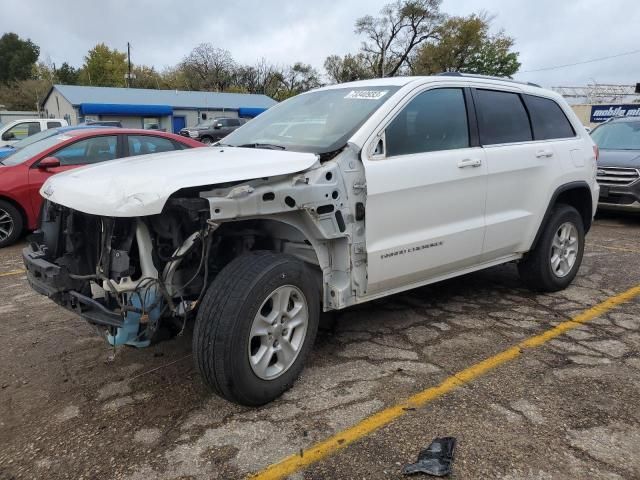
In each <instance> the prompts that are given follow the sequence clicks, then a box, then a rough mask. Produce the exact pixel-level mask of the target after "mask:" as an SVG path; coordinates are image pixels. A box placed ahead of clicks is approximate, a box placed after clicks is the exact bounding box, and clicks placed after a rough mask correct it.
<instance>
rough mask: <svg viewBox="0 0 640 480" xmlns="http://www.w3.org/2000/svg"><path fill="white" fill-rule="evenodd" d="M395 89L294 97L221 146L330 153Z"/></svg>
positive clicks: (357, 89)
mask: <svg viewBox="0 0 640 480" xmlns="http://www.w3.org/2000/svg"><path fill="white" fill-rule="evenodd" d="M398 88H399V87H395V86H380V87H375V86H370V87H351V88H349V87H347V88H337V89H330V90H320V91H317V92H310V93H305V94H303V95H298V96H296V97H293V98H291V99H289V100H287V101H285V102H282V103H281V104H279V105H276V106H275V107H272V108H270V109H269V110H267V111H266V112H264V113H262V114H260V115H259V116H258V117H256V118H255V119H253V120H251V121H250V122H248V123H246V124H245V125H243V126H242V127H240V128H239V129H238V130H236V131H235V132H233V133H232V134H230V135H228V136H227V137H225V138H224V140H223V142H222V144H224V145H230V146H259V145H260V144H263V145H265V146H266V145H270V146H280V147H282V148H284V149H286V150H294V151H300V152H311V153H328V152H332V151H334V150H337V149H338V148H340V147H342V146H344V144H345V143H346V142H347V140H348V139H349V138H350V137H351V136H352V135H353V134H354V133H355V132H356V130H358V128H360V126H361V125H362V124H363V123H364V122H365V121H366V120H367V119H368V118H369V116H370V115H371V114H372V113H373V112H375V111H376V110H377V109H378V108H379V107H380V105H382V104H383V103H384V102H385V101H387V100H388V99H389V98H390V97H391V96H392V94H393V93H394V92H395V91H396V90H398Z"/></svg>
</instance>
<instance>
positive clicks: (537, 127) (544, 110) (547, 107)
mask: <svg viewBox="0 0 640 480" xmlns="http://www.w3.org/2000/svg"><path fill="white" fill-rule="evenodd" d="M524 101H525V103H526V104H527V108H528V109H529V115H530V116H531V124H532V126H533V137H534V138H535V139H536V140H550V139H553V138H571V137H575V136H576V132H575V130H574V129H573V127H572V126H571V123H570V122H569V120H568V119H567V116H566V115H565V114H564V112H563V111H562V108H560V105H558V104H557V103H556V102H554V101H553V100H551V99H549V98H543V97H536V96H533V95H525V96H524Z"/></svg>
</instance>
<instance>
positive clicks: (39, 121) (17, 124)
mask: <svg viewBox="0 0 640 480" xmlns="http://www.w3.org/2000/svg"><path fill="white" fill-rule="evenodd" d="M67 125H69V123H67V121H66V120H63V119H61V118H21V119H20V120H13V121H11V122H9V123H7V124H2V125H0V140H1V141H0V146H3V147H7V146H10V145H13V144H14V143H16V142H19V141H20V140H23V139H25V138H27V137H30V136H31V135H34V134H36V133H39V132H41V131H42V130H48V129H50V128H58V127H66V126H67Z"/></svg>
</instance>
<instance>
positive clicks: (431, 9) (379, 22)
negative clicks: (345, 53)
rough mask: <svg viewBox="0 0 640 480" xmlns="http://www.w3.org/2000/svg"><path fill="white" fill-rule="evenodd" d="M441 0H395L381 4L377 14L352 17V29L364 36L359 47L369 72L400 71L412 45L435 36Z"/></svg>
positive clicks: (380, 73)
mask: <svg viewBox="0 0 640 480" xmlns="http://www.w3.org/2000/svg"><path fill="white" fill-rule="evenodd" d="M441 1H442V0H397V1H396V2H395V3H390V4H388V5H386V6H385V7H383V9H382V10H381V12H380V16H379V17H373V16H371V15H366V16H364V17H361V18H359V19H358V20H357V21H356V27H355V32H356V33H357V34H361V35H364V36H365V37H366V40H365V41H364V42H362V47H361V50H362V54H363V55H364V58H365V59H366V61H367V63H368V65H369V68H370V69H371V73H372V74H373V76H376V77H385V76H394V75H396V74H398V73H401V71H402V69H403V68H405V67H407V60H408V59H409V56H410V55H411V53H412V52H413V51H414V49H415V48H416V47H417V46H419V45H420V44H422V43H423V42H425V41H427V40H429V39H432V38H434V37H435V35H436V32H437V28H438V27H439V26H440V24H441V23H442V20H443V15H442V14H441V13H440V3H441Z"/></svg>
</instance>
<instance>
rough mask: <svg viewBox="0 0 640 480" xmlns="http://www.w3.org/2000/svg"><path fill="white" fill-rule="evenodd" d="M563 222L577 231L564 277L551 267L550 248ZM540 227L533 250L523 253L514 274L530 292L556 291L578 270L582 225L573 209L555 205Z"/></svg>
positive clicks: (580, 259) (570, 279) (566, 284)
mask: <svg viewBox="0 0 640 480" xmlns="http://www.w3.org/2000/svg"><path fill="white" fill-rule="evenodd" d="M567 222H568V223H571V224H572V225H573V226H574V227H575V228H576V230H577V234H578V251H577V255H576V259H575V263H574V264H573V266H572V267H571V270H570V271H569V272H568V273H567V274H565V275H564V276H559V275H557V274H556V273H555V272H554V270H553V268H552V266H551V248H552V244H553V240H554V236H555V235H556V233H557V232H558V230H559V229H560V227H561V226H562V225H563V224H565V223H567ZM543 228H544V230H543V231H542V235H541V236H540V238H539V239H538V243H537V245H536V247H535V249H533V250H532V251H530V252H529V253H527V254H526V255H525V257H524V258H523V259H522V260H521V261H520V263H518V272H519V273H520V278H521V279H522V281H523V282H524V283H525V285H527V287H529V288H530V289H532V290H535V291H539V292H557V291H558V290H563V289H565V288H566V287H567V286H569V284H570V283H571V282H572V281H573V279H574V278H575V276H576V274H577V273H578V270H579V269H580V264H581V263H582V255H583V253H584V223H583V221H582V217H581V216H580V214H579V213H578V211H577V210H576V209H575V208H574V207H572V206H570V205H565V204H559V205H556V206H555V207H554V209H553V211H552V212H551V216H550V217H549V220H548V221H547V223H546V225H545V226H544V227H543Z"/></svg>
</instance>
